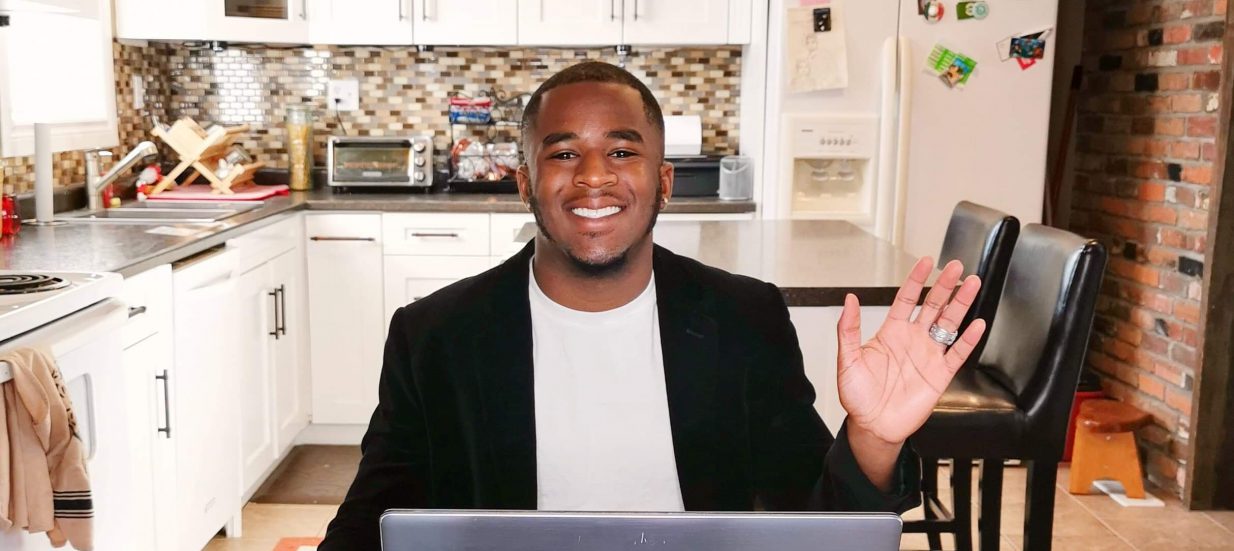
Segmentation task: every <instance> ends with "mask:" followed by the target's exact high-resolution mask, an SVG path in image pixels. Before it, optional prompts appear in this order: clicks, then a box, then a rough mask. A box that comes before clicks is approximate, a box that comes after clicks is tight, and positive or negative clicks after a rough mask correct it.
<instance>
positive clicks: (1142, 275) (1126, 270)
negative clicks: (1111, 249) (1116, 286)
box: [1109, 258, 1161, 287]
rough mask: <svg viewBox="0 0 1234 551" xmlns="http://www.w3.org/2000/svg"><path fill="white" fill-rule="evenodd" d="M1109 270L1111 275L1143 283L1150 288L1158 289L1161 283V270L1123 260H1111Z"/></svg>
mask: <svg viewBox="0 0 1234 551" xmlns="http://www.w3.org/2000/svg"><path fill="white" fill-rule="evenodd" d="M1109 270H1110V273H1112V274H1114V275H1116V276H1119V277H1121V278H1123V279H1128V280H1131V281H1135V282H1138V283H1143V284H1145V285H1148V286H1150V287H1156V286H1157V284H1158V283H1159V282H1160V281H1161V272H1160V270H1158V269H1156V268H1152V267H1149V266H1145V265H1143V264H1138V263H1135V262H1131V261H1129V260H1123V259H1121V258H1111V259H1110V264H1109Z"/></svg>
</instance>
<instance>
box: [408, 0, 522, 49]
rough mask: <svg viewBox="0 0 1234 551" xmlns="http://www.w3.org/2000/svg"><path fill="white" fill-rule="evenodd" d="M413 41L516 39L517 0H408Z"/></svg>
mask: <svg viewBox="0 0 1234 551" xmlns="http://www.w3.org/2000/svg"><path fill="white" fill-rule="evenodd" d="M411 1H412V2H413V3H414V4H413V5H412V8H411V13H412V17H413V18H414V22H413V25H414V27H415V40H416V44H441V45H484V46H504V45H512V44H517V43H518V0H411Z"/></svg>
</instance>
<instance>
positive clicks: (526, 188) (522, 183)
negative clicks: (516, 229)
mask: <svg viewBox="0 0 1234 551" xmlns="http://www.w3.org/2000/svg"><path fill="white" fill-rule="evenodd" d="M514 181H515V182H516V183H518V197H519V199H520V200H522V201H523V206H529V203H530V202H531V167H530V166H528V165H527V163H523V164H521V165H518V170H516V171H514Z"/></svg>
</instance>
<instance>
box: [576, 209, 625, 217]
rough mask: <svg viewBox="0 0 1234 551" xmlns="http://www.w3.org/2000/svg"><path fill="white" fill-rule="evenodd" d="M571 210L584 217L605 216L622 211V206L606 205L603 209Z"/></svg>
mask: <svg viewBox="0 0 1234 551" xmlns="http://www.w3.org/2000/svg"><path fill="white" fill-rule="evenodd" d="M570 212H573V213H574V214H576V215H578V216H582V217H583V218H604V217H606V216H612V215H614V214H617V213H619V212H621V207H604V208H602V209H584V208H578V209H573V210H571V211H570Z"/></svg>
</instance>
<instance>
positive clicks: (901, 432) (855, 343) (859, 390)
mask: <svg viewBox="0 0 1234 551" xmlns="http://www.w3.org/2000/svg"><path fill="white" fill-rule="evenodd" d="M933 265H934V262H933V261H932V260H931V259H929V258H922V259H921V260H919V261H917V265H916V266H914V267H913V270H912V272H911V273H910V274H909V276H908V280H907V281H905V282H904V285H903V286H902V287H900V290H899V292H898V293H897V294H896V299H895V303H894V304H893V305H892V306H891V310H890V311H889V312H888V314H887V319H886V321H884V322H883V325H882V327H879V329H878V332H877V333H876V334H875V335H874V338H872V339H870V340H869V341H868V342H866V343H864V344H862V343H861V319H860V318H861V314H860V305H859V304H858V302H857V298H856V297H855V296H853V295H849V296H848V297H847V298H846V299H845V301H844V312H843V313H842V314H841V315H840V322H839V324H838V327H837V332H838V334H839V370H838V381H837V382H838V387H839V392H840V404H841V405H842V406H844V409H845V411H847V412H848V416H849V422H850V423H855V424H856V425H857V426H858V427H860V428H862V429H865V430H866V431H868V432H869V433H870V434H873V435H874V436H876V437H878V438H879V439H880V440H883V441H884V442H888V443H899V442H903V441H904V440H905V439H907V438H908V437H909V435H911V434H912V433H914V432H916V431H917V429H918V428H920V427H921V425H922V424H924V423H925V421H926V419H927V418H929V416H930V412H931V411H933V409H934V405H935V404H937V403H938V399H939V396H941V395H942V393H943V390H945V389H946V388H947V385H948V384H949V383H950V382H951V378H952V377H953V376H954V375H955V372H956V370H958V369H959V368H960V366H962V365H964V361H965V360H967V359H968V356H969V354H971V353H972V351H973V348H974V347H975V346H976V345H977V343H978V342H979V341H980V339H981V335H982V333H983V332H984V331H985V322H984V321H983V320H975V321H973V322H972V323H971V324H969V326H968V329H966V330H965V331H964V334H963V335H961V336H960V338H959V339H958V340H957V341H956V342H955V344H954V345H952V346H951V347H950V349H948V348H949V347H948V346H947V345H944V344H941V343H939V342H937V341H935V340H934V339H933V338H931V336H930V332H929V330H930V326H931V325H934V324H935V323H937V324H938V326H939V327H941V328H942V329H945V330H946V331H950V332H955V331H956V329H957V328H958V327H959V325H960V321H961V320H963V319H964V315H965V314H966V313H967V312H968V309H969V306H971V305H972V302H973V299H974V298H975V297H976V296H977V290H978V289H979V288H980V287H981V281H980V280H979V279H978V278H977V277H976V276H969V277H968V278H967V279H965V280H964V282H963V284H961V285H960V288H959V290H958V291H957V290H956V285H957V284H959V279H960V275H961V274H962V273H963V271H964V267H963V266H962V265H961V264H960V263H959V262H957V261H952V262H951V263H949V264H948V265H947V266H946V267H945V268H944V269H943V272H942V274H940V275H939V277H938V280H937V282H936V283H935V284H934V287H933V288H931V289H930V292H929V294H927V295H926V300H925V303H924V304H923V305H922V307H921V310H920V312H918V314H917V316H916V317H915V318H913V317H912V313H913V310H915V309H916V308H917V299H918V298H919V297H920V296H921V290H922V289H923V288H924V286H925V282H926V278H927V277H928V276H929V275H930V272H931V271H932V270H933ZM953 291H954V292H955V296H954V297H952V292H953Z"/></svg>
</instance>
